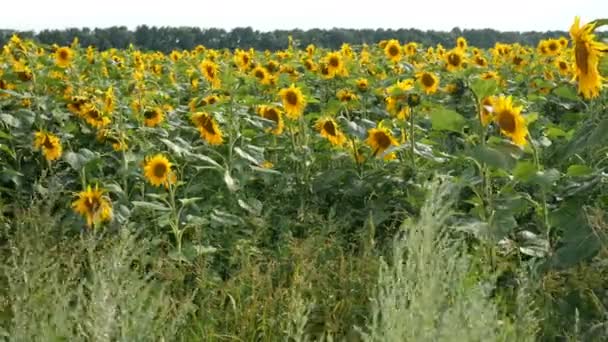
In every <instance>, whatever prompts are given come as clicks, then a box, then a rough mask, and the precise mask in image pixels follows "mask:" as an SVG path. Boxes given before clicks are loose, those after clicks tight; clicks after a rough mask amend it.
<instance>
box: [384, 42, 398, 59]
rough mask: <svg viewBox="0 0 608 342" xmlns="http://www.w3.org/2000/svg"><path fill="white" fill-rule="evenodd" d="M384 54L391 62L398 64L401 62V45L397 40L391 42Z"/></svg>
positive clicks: (385, 48) (387, 44) (386, 46)
mask: <svg viewBox="0 0 608 342" xmlns="http://www.w3.org/2000/svg"><path fill="white" fill-rule="evenodd" d="M384 54H385V55H386V58H388V59H389V60H390V61H391V62H393V63H396V62H399V60H401V44H399V41H398V40H396V39H391V40H389V41H388V42H387V43H386V45H385V46H384Z"/></svg>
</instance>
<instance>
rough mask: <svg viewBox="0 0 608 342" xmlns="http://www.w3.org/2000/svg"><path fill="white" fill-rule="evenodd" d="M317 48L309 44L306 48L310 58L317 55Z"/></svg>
mask: <svg viewBox="0 0 608 342" xmlns="http://www.w3.org/2000/svg"><path fill="white" fill-rule="evenodd" d="M315 49H316V48H315V46H314V45H313V44H308V46H307V47H306V54H307V55H308V57H309V58H310V57H312V55H314V53H315Z"/></svg>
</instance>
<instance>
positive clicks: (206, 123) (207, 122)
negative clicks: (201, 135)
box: [201, 116, 215, 134]
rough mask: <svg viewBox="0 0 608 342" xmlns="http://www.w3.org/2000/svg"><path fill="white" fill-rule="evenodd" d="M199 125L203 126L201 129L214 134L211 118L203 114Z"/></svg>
mask: <svg viewBox="0 0 608 342" xmlns="http://www.w3.org/2000/svg"><path fill="white" fill-rule="evenodd" d="M201 126H203V129H204V130H205V131H207V132H209V133H210V134H215V128H214V127H213V121H211V118H209V117H207V116H203V117H202V118H201Z"/></svg>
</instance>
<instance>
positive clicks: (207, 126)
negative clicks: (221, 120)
mask: <svg viewBox="0 0 608 342" xmlns="http://www.w3.org/2000/svg"><path fill="white" fill-rule="evenodd" d="M191 120H192V123H193V124H194V125H195V126H196V128H198V131H199V133H200V135H201V138H202V139H203V140H205V141H207V142H208V143H209V144H211V145H221V144H222V143H223V142H224V138H223V134H222V130H221V129H220V127H219V126H218V124H217V122H216V121H215V119H214V118H213V116H211V114H209V113H207V112H197V113H194V114H192V117H191Z"/></svg>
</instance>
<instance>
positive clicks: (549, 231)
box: [527, 135, 551, 246]
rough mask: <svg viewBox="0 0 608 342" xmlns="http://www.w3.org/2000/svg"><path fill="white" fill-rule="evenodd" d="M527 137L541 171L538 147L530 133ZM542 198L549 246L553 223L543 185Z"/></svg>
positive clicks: (537, 168) (544, 223)
mask: <svg viewBox="0 0 608 342" xmlns="http://www.w3.org/2000/svg"><path fill="white" fill-rule="evenodd" d="M527 139H528V142H529V143H530V147H531V148H532V155H533V157H534V165H535V166H536V171H537V172H541V171H542V165H541V163H540V156H539V153H538V148H537V147H536V145H535V144H534V140H532V137H531V136H530V135H528V137H527ZM540 198H541V210H542V218H543V225H544V226H545V232H546V239H547V243H549V246H551V224H550V222H549V209H548V206H547V193H546V191H545V188H544V187H542V186H541V187H540Z"/></svg>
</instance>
